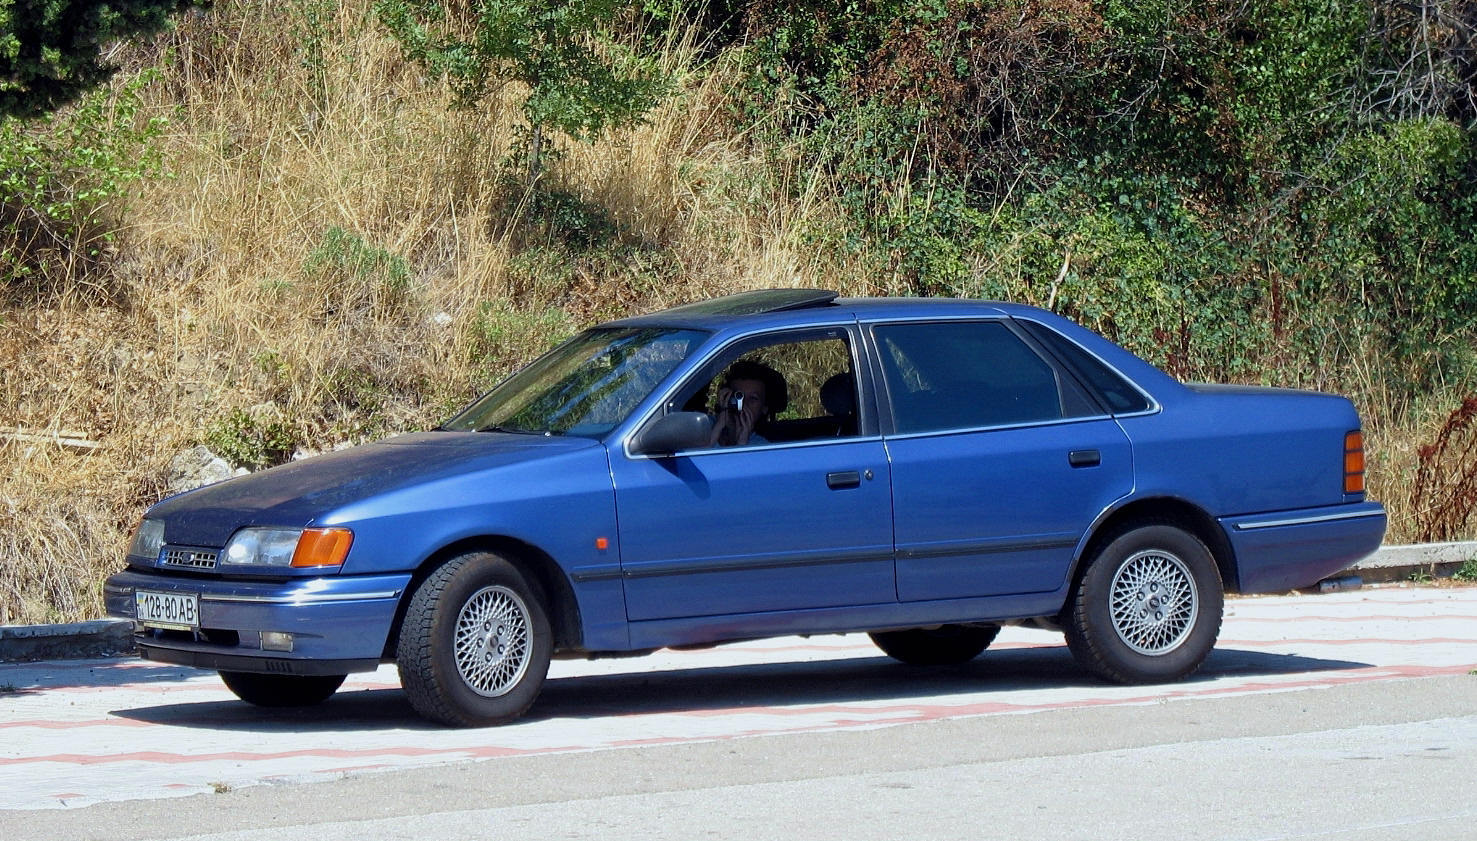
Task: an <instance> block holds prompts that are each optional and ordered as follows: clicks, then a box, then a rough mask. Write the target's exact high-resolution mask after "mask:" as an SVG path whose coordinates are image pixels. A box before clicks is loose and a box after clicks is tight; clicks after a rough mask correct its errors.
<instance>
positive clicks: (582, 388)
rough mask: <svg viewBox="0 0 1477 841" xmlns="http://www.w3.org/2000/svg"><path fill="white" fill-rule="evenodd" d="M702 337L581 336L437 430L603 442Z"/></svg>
mask: <svg viewBox="0 0 1477 841" xmlns="http://www.w3.org/2000/svg"><path fill="white" fill-rule="evenodd" d="M707 337H708V334H707V333H706V332H703V331H700V330H676V329H671V328H666V327H606V328H598V329H595V330H587V331H585V332H583V333H581V334H579V335H578V336H575V337H574V338H572V339H570V340H569V341H567V342H565V343H564V344H562V345H560V346H559V347H557V348H554V349H553V350H551V351H549V352H548V353H547V354H544V355H543V356H541V357H539V358H538V359H537V360H535V361H534V362H533V364H531V365H529V366H528V367H527V368H524V369H523V370H521V371H519V372H518V373H516V374H514V375H513V376H511V377H509V378H508V379H506V380H504V381H503V382H502V383H501V384H500V385H498V386H497V387H496V388H494V389H493V390H492V391H489V392H488V393H487V394H485V395H483V396H482V397H481V398H480V399H479V400H478V401H477V402H476V403H473V404H472V405H471V406H469V407H467V408H466V409H465V410H463V411H462V413H461V414H459V415H457V416H456V417H454V418H452V419H451V420H449V421H447V422H446V423H444V424H442V426H441V428H442V429H447V430H456V431H474V430H475V431H479V432H480V431H497V432H528V433H553V434H556V435H580V436H585V437H590V438H598V437H600V436H603V435H604V434H605V433H607V432H609V431H610V430H611V429H613V428H614V427H615V425H616V424H618V423H620V422H621V421H623V420H625V418H626V416H627V415H629V414H630V413H631V410H632V409H635V408H636V405H637V404H639V403H640V402H641V401H642V400H644V399H645V398H646V396H647V395H648V394H650V393H651V390H652V389H653V388H655V387H656V385H657V383H660V382H661V381H662V380H664V379H666V377H667V375H668V374H670V373H672V370H673V369H674V368H676V367H677V365H678V363H680V362H681V361H682V360H684V359H686V358H687V357H688V355H690V354H691V353H692V352H693V351H694V350H696V349H697V347H698V345H700V344H702V342H703V340H704V339H706V338H707Z"/></svg>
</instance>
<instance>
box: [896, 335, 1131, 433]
mask: <svg viewBox="0 0 1477 841" xmlns="http://www.w3.org/2000/svg"><path fill="white" fill-rule="evenodd" d="M873 336H874V337H875V339H876V343H877V350H878V355H879V357H880V361H881V364H882V376H883V380H884V382H885V383H886V386H887V396H888V399H889V401H890V402H891V405H892V415H893V424H894V427H895V429H896V431H897V432H898V433H900V434H906V433H915V432H934V431H941V430H948V429H970V428H977V427H989V426H1012V425H1019V424H1028V423H1042V422H1049V421H1055V420H1061V419H1064V418H1072V417H1082V416H1087V415H1094V414H1102V413H1101V412H1100V411H1098V410H1097V409H1096V407H1095V406H1093V404H1092V402H1091V401H1090V400H1089V399H1088V398H1087V397H1086V395H1084V394H1083V393H1082V391H1081V389H1080V388H1079V387H1078V386H1077V385H1076V383H1074V382H1072V381H1071V380H1070V378H1068V377H1064V376H1062V374H1061V373H1060V372H1059V371H1057V369H1056V368H1055V367H1053V366H1052V365H1051V364H1050V363H1048V362H1047V361H1046V360H1045V359H1043V358H1042V357H1041V356H1040V355H1039V354H1037V353H1036V352H1035V351H1034V350H1032V349H1031V347H1030V346H1029V345H1027V344H1026V343H1025V342H1024V341H1023V340H1022V339H1021V338H1020V337H1019V336H1017V335H1016V334H1015V333H1014V332H1013V331H1012V330H1011V329H1010V328H1009V327H1007V326H1006V325H1005V324H1003V323H1002V322H999V321H952V322H909V323H904V324H880V325H877V326H875V327H874V328H873Z"/></svg>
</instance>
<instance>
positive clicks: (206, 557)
mask: <svg viewBox="0 0 1477 841" xmlns="http://www.w3.org/2000/svg"><path fill="white" fill-rule="evenodd" d="M219 555H220V553H219V552H216V551H215V550H213V549H182V548H178V547H174V546H171V547H169V548H167V549H165V550H164V557H163V558H162V559H161V560H160V561H159V566H165V567H174V568H176V569H215V559H216V557H217V556H219Z"/></svg>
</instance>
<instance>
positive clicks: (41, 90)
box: [0, 0, 197, 118]
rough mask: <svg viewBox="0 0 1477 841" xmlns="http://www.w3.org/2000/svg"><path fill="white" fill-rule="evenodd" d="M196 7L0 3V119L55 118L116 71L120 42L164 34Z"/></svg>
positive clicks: (167, 1)
mask: <svg viewBox="0 0 1477 841" xmlns="http://www.w3.org/2000/svg"><path fill="white" fill-rule="evenodd" d="M191 5H197V0H0V118H3V117H18V118H29V117H35V116H38V115H41V114H45V113H48V112H50V111H54V110H56V109H57V108H60V107H61V106H63V105H66V104H67V103H69V102H72V101H73V100H75V99H77V98H78V97H79V96H81V95H82V94H83V93H85V92H87V91H88V90H91V89H92V88H94V87H97V86H98V85H100V84H102V83H104V82H106V81H107V80H108V79H109V78H111V77H112V75H113V73H114V72H116V71H117V69H118V68H117V66H115V65H113V64H110V63H109V61H108V57H107V56H105V55H104V54H103V52H104V50H106V49H108V48H110V47H111V46H112V45H113V43H114V42H116V41H118V40H119V39H124V38H133V37H136V36H141V35H148V34H151V33H154V32H157V31H159V30H160V29H163V28H164V27H165V26H166V25H167V24H168V22H169V16H170V15H171V14H174V13H175V12H177V11H179V10H181V9H184V8H187V7H189V6H191Z"/></svg>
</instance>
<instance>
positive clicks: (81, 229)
mask: <svg viewBox="0 0 1477 841" xmlns="http://www.w3.org/2000/svg"><path fill="white" fill-rule="evenodd" d="M155 78H157V74H156V73H154V72H152V71H149V72H144V73H141V74H139V75H138V76H136V77H135V78H133V79H131V80H129V81H128V82H127V83H126V84H124V85H123V86H122V87H121V88H119V89H118V91H117V92H116V93H115V94H113V95H108V94H107V93H106V92H102V91H99V92H94V93H92V94H89V95H87V96H86V97H84V98H83V100H82V101H81V102H80V103H78V104H77V106H76V107H74V108H71V109H69V110H66V111H63V112H61V113H58V114H48V115H45V116H43V117H41V118H40V119H39V120H38V121H35V122H25V121H22V120H20V119H17V118H15V117H0V283H11V282H16V281H22V280H25V279H27V278H33V279H37V280H39V281H45V282H49V283H50V284H51V285H53V286H59V285H61V284H62V282H64V281H66V280H69V279H70V280H82V279H86V276H87V275H88V274H89V273H90V272H91V270H92V269H93V268H94V267H95V266H96V265H97V264H98V263H99V262H100V261H101V259H102V258H103V256H104V252H105V250H106V248H107V247H108V246H109V244H111V243H112V242H113V239H114V232H115V230H116V228H117V226H118V225H119V224H120V220H121V217H122V214H123V211H124V209H125V207H126V204H127V200H128V195H129V189H130V187H131V186H132V185H133V184H134V182H137V181H138V180H140V179H142V178H146V177H149V176H151V175H154V174H156V173H157V172H159V170H160V153H159V148H158V144H157V141H158V138H159V135H160V134H161V132H163V130H164V127H165V126H166V125H167V124H168V120H167V119H166V118H164V117H162V116H158V115H155V116H145V111H144V107H143V96H144V91H145V89H146V88H147V87H148V86H149V85H150V84H151V83H152V82H153V81H154V80H155Z"/></svg>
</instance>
